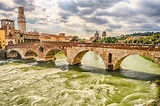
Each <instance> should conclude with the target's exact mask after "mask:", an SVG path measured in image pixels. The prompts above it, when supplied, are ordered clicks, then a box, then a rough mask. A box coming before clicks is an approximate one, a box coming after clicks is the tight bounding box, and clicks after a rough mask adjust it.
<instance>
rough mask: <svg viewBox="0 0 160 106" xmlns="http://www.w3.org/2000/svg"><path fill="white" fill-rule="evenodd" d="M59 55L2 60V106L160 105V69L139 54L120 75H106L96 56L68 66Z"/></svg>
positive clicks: (0, 102)
mask: <svg viewBox="0 0 160 106" xmlns="http://www.w3.org/2000/svg"><path fill="white" fill-rule="evenodd" d="M56 57H57V60H56V61H55V62H51V63H41V64H38V63H37V62H35V61H22V60H6V61H0V106H147V105H149V104H151V103H152V102H154V101H156V85H155V84H154V83H152V80H155V79H156V78H158V77H159V75H160V68H159V67H158V65H156V64H155V63H152V62H150V61H148V60H145V59H143V58H142V57H140V56H139V55H133V56H129V57H127V58H126V59H125V60H124V61H123V62H122V64H121V67H122V68H124V69H123V70H121V71H115V72H106V71H105V69H104V67H105V66H104V63H103V61H102V59H101V58H100V57H99V56H98V55H96V54H95V53H93V52H88V53H87V54H86V55H85V56H84V57H83V59H82V63H81V65H79V66H68V64H67V62H66V61H65V56H64V55H63V54H61V53H59V54H58V55H56ZM132 70H134V71H132Z"/></svg>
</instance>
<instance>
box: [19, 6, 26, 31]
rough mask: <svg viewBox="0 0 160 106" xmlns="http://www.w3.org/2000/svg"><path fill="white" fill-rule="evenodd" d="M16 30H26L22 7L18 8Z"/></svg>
mask: <svg viewBox="0 0 160 106" xmlns="http://www.w3.org/2000/svg"><path fill="white" fill-rule="evenodd" d="M18 30H20V31H21V32H22V33H25V32H26V18H25V15H24V8H23V7H19V8H18Z"/></svg>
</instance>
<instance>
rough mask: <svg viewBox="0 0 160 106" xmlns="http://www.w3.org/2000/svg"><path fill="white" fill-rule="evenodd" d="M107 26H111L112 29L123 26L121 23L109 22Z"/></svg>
mask: <svg viewBox="0 0 160 106" xmlns="http://www.w3.org/2000/svg"><path fill="white" fill-rule="evenodd" d="M107 26H108V27H110V28H111V29H119V28H121V27H122V26H121V25H118V24H109V25H107Z"/></svg>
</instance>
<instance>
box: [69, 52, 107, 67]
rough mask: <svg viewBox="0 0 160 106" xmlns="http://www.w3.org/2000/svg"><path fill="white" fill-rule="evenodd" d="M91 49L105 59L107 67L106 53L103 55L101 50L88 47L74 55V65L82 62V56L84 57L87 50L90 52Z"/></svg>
mask: <svg viewBox="0 0 160 106" xmlns="http://www.w3.org/2000/svg"><path fill="white" fill-rule="evenodd" d="M89 51H91V52H94V53H96V54H97V55H98V56H99V57H100V58H101V59H102V60H103V63H104V65H105V68H106V64H107V59H106V57H105V55H102V54H101V52H99V51H96V50H94V49H92V50H90V49H86V50H81V51H78V52H77V53H76V54H75V55H74V56H73V58H72V64H73V65H75V64H80V63H81V60H82V58H83V57H84V55H85V54H86V53H87V52H89Z"/></svg>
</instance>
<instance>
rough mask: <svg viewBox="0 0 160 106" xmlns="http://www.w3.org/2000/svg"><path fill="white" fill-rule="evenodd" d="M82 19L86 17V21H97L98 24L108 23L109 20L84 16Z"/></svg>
mask: <svg viewBox="0 0 160 106" xmlns="http://www.w3.org/2000/svg"><path fill="white" fill-rule="evenodd" d="M82 19H84V20H85V21H87V22H89V23H95V24H97V25H102V24H106V23H108V21H107V20H106V19H103V18H100V17H96V16H94V17H90V18H88V17H83V18H82Z"/></svg>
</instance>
